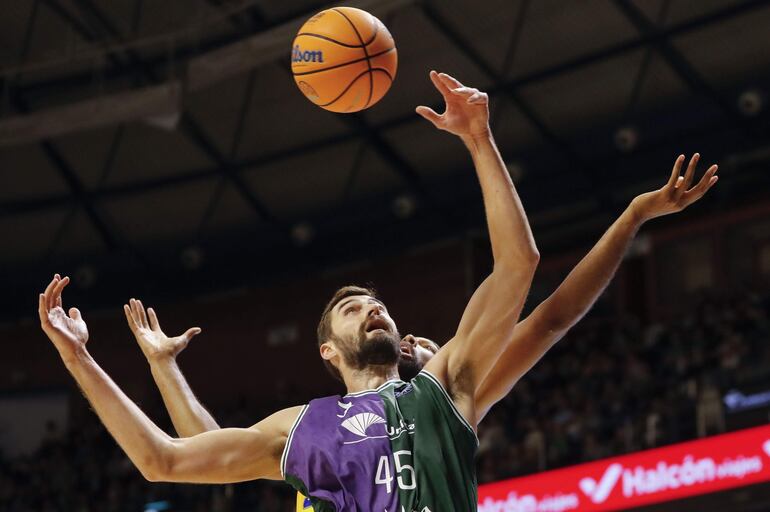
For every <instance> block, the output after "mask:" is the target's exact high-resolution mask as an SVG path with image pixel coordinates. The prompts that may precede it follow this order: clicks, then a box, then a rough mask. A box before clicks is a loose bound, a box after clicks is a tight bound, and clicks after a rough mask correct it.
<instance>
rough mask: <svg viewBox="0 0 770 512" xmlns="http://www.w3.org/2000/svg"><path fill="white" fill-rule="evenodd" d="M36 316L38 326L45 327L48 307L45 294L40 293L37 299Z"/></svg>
mask: <svg viewBox="0 0 770 512" xmlns="http://www.w3.org/2000/svg"><path fill="white" fill-rule="evenodd" d="M37 314H38V316H39V317H40V324H41V325H43V326H45V325H47V324H48V306H47V305H46V302H45V294H44V293H41V294H40V296H39V298H38V304H37Z"/></svg>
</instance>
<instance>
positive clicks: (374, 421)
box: [340, 412, 388, 444]
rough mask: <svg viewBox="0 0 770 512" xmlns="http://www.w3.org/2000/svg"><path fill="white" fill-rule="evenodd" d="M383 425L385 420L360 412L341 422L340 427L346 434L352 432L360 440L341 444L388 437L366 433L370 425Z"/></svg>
mask: <svg viewBox="0 0 770 512" xmlns="http://www.w3.org/2000/svg"><path fill="white" fill-rule="evenodd" d="M385 423H386V422H385V418H383V417H381V416H379V415H377V414H374V413H373V412H361V413H358V414H356V415H354V416H351V417H350V418H348V419H346V420H345V421H343V422H342V424H341V425H340V426H341V427H344V428H345V429H346V430H347V431H348V432H352V433H353V434H355V435H356V436H358V437H359V438H360V439H356V440H355V441H345V442H344V443H343V444H355V443H360V442H361V441H366V440H367V439H381V438H383V437H388V436H387V435H381V436H372V435H369V434H368V433H367V430H368V429H369V427H371V426H372V425H381V424H385Z"/></svg>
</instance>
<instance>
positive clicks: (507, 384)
mask: <svg viewBox="0 0 770 512" xmlns="http://www.w3.org/2000/svg"><path fill="white" fill-rule="evenodd" d="M699 158H700V155H698V154H695V155H693V157H692V158H691V159H690V162H689V165H688V167H687V170H686V172H685V175H684V177H680V174H681V169H682V165H683V163H684V155H680V156H679V157H678V158H677V159H676V161H675V162H674V167H673V169H672V171H671V176H670V178H669V180H668V183H666V185H664V186H663V187H662V188H660V189H658V190H655V191H652V192H647V193H644V194H641V195H639V196H638V197H636V198H635V199H634V200H633V201H632V202H631V204H630V205H629V206H628V208H626V210H625V211H624V212H623V213H622V214H621V215H620V217H619V218H618V219H617V220H616V221H615V222H614V223H613V224H612V226H611V227H610V228H609V229H608V230H607V232H606V233H605V234H604V236H602V238H601V239H600V240H599V242H598V243H597V244H596V245H595V246H594V247H593V249H591V251H590V252H589V253H588V254H587V255H586V256H585V257H584V258H583V259H582V260H581V261H580V263H578V265H577V266H576V267H575V268H574V269H573V270H572V272H570V274H569V275H568V276H567V278H566V279H565V280H564V282H563V283H562V284H561V285H560V286H559V287H558V288H557V289H556V291H555V292H554V293H553V294H551V296H550V297H548V298H547V299H546V300H545V301H543V302H542V303H541V304H540V305H539V306H538V307H537V308H535V310H534V311H533V312H532V313H531V314H530V315H529V316H528V317H527V318H525V319H524V320H522V321H521V322H519V324H518V325H517V326H516V329H515V331H514V333H513V338H512V340H511V341H510V343H509V344H508V346H507V347H506V348H505V350H504V352H503V354H502V355H501V356H500V358H499V359H498V360H497V362H496V363H495V365H494V366H493V368H492V370H491V371H490V373H489V375H488V376H487V377H486V378H485V379H484V381H483V382H482V385H481V387H480V388H479V389H477V390H476V406H477V408H478V411H479V413H478V414H477V418H478V420H479V421H481V419H483V418H484V416H485V415H486V413H487V412H488V411H489V409H490V408H491V407H492V405H494V404H495V403H497V402H498V401H499V400H501V399H502V398H503V397H504V396H505V395H507V394H508V393H509V392H510V390H511V388H512V387H513V386H514V385H515V384H516V382H517V381H518V380H519V378H521V377H522V376H523V375H524V374H525V373H526V372H527V371H529V369H530V368H532V366H534V364H535V363H536V362H537V361H538V360H539V359H540V358H541V357H542V356H543V355H544V354H545V353H546V352H547V351H548V349H550V347H551V346H553V345H554V344H555V343H556V342H557V341H559V340H560V339H561V338H562V337H563V336H564V335H565V334H566V333H567V331H568V330H569V329H570V328H571V327H572V326H573V325H575V324H576V323H577V322H578V321H579V320H580V319H581V318H582V317H583V315H584V314H585V313H586V312H587V311H588V310H589V309H590V308H591V306H592V305H593V304H594V303H595V302H596V300H597V299H598V298H599V295H600V294H601V293H602V291H603V290H604V289H605V288H606V286H607V285H608V284H609V282H610V279H611V278H612V276H613V275H614V274H615V271H616V270H617V267H618V265H619V264H620V261H621V259H622V258H623V255H624V254H625V252H626V249H627V248H628V245H629V244H630V242H631V241H632V240H633V238H634V236H635V235H636V233H637V231H638V230H639V228H640V227H641V226H642V224H644V223H645V222H647V221H648V220H650V219H653V218H655V217H660V216H663V215H668V214H670V213H674V212H678V211H681V210H683V209H684V208H686V207H687V206H689V205H690V204H692V203H694V202H695V201H697V200H698V199H700V198H701V197H703V195H704V194H705V193H706V192H707V191H708V190H709V189H710V188H711V187H712V186H713V185H714V184H715V183H716V181H717V179H718V178H717V176H716V172H717V166H716V165H713V166H711V167H710V168H709V169H708V170H707V171H706V173H705V174H704V175H703V177H702V178H701V179H700V181H699V182H698V184H697V185H696V186H695V187H692V188H690V185H691V183H692V181H693V178H694V176H695V169H696V166H697V164H698V160H699ZM125 312H126V318H127V319H128V323H129V327H130V328H131V331H132V332H133V334H134V336H135V338H136V340H137V342H138V343H139V346H140V347H141V349H142V352H143V353H144V355H145V356H146V357H147V361H148V362H149V364H150V368H151V369H152V374H153V377H154V379H155V382H156V384H157V385H158V389H159V390H160V392H161V396H162V397H163V401H164V403H165V404H166V408H167V410H168V412H169V415H170V416H171V421H172V422H173V424H174V428H175V429H176V431H177V433H178V434H179V435H180V436H183V437H189V436H193V435H196V434H199V433H201V432H205V431H208V430H214V429H218V428H220V427H219V425H218V424H217V422H216V420H214V418H213V417H212V416H211V414H209V413H208V411H206V409H205V408H204V407H203V405H202V404H201V403H200V402H199V401H198V400H197V398H196V397H195V395H194V394H193V392H192V390H191V389H190V386H189V384H188V383H187V381H186V379H185V378H184V376H183V374H182V373H181V371H180V370H179V367H178V366H177V364H176V357H177V355H178V354H179V353H180V352H181V351H182V350H184V348H185V347H186V346H187V344H188V343H189V341H190V339H191V338H192V337H193V336H195V335H196V334H198V333H199V332H200V329H198V328H192V329H188V330H187V331H186V332H185V333H184V334H182V335H180V336H176V337H174V338H169V337H167V336H166V335H165V334H164V333H163V331H162V330H161V328H160V324H159V322H158V318H157V315H156V313H155V311H154V310H153V309H152V308H148V309H147V312H146V313H145V310H144V306H143V305H142V303H141V301H137V300H133V299H132V300H131V301H130V304H129V305H126V306H125ZM438 350H439V346H438V345H437V344H436V343H434V342H433V341H431V340H429V339H427V338H422V337H417V336H413V335H408V336H405V337H404V339H403V340H402V342H401V358H400V360H399V366H398V373H399V375H400V378H401V379H402V380H404V381H407V382H408V381H410V380H412V379H413V378H414V377H416V376H417V374H418V373H419V372H420V371H421V370H422V368H423V367H424V366H425V364H427V362H428V361H430V359H431V358H432V357H433V356H434V355H435V354H436V353H437V352H438ZM311 507H312V501H311V500H310V499H308V498H306V497H304V496H302V495H301V494H299V493H298V496H297V510H298V511H302V510H309V509H310V508H311Z"/></svg>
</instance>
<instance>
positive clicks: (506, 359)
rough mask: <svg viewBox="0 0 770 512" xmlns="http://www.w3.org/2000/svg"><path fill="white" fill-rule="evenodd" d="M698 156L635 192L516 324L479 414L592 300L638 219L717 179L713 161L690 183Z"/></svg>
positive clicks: (681, 204) (683, 201)
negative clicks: (664, 180) (662, 180)
mask: <svg viewBox="0 0 770 512" xmlns="http://www.w3.org/2000/svg"><path fill="white" fill-rule="evenodd" d="M699 158H700V156H699V155H698V154H697V153H696V154H695V155H693V157H692V159H691V160H690V163H689V166H688V167H687V171H686V172H685V175H684V177H682V176H680V173H681V169H682V164H683V163H684V160H685V157H684V155H680V156H679V158H677V159H676V162H675V163H674V168H673V170H672V171H671V176H670V178H669V180H668V183H666V185H664V186H663V187H662V188H660V189H659V190H655V191H653V192H647V193H645V194H642V195H640V196H638V197H636V198H634V199H633V200H632V201H631V204H629V206H628V208H626V210H625V211H624V212H623V213H622V214H621V215H620V217H619V218H618V219H617V220H616V221H615V222H614V223H613V224H612V226H610V228H609V229H608V230H607V232H606V233H604V235H603V236H602V237H601V239H600V240H599V242H597V244H596V245H595V246H594V247H593V248H592V249H591V251H590V252H589V253H588V254H587V255H586V256H585V257H584V258H583V259H582V260H581V261H580V263H578V264H577V266H576V267H575V268H574V269H573V270H572V272H570V273H569V275H568V276H567V277H566V279H565V280H564V282H563V283H562V284H561V285H560V286H559V287H558V288H557V289H556V291H554V292H553V294H551V296H550V297H548V298H547V299H546V300H544V301H543V302H542V303H541V304H540V305H539V306H538V307H537V308H535V310H534V311H533V312H532V314H531V315H529V316H528V317H527V318H525V319H524V320H522V321H521V322H520V323H519V325H517V326H516V330H515V332H514V334H513V340H512V341H511V342H510V343H509V344H508V345H507V347H506V349H505V350H504V352H503V354H502V355H501V356H500V358H499V359H498V360H497V362H496V363H495V366H494V367H493V368H492V370H491V371H490V372H489V375H487V377H486V379H484V382H483V384H482V385H481V387H480V388H479V389H478V391H477V392H476V405H477V407H478V409H477V414H478V418H479V420H481V419H482V418H483V417H484V415H485V414H486V413H487V411H489V408H490V407H491V406H492V405H494V404H495V403H497V402H498V401H499V400H501V399H502V398H503V397H504V396H505V395H507V394H508V393H509V392H510V390H511V388H512V387H513V386H514V384H516V382H517V381H518V380H519V379H520V378H521V377H522V376H523V375H524V374H525V373H526V372H528V371H529V370H530V368H532V367H533V366H534V365H535V363H537V361H539V360H540V358H541V357H543V355H544V354H545V353H546V352H547V351H548V349H550V348H551V347H552V346H553V345H554V344H555V343H556V342H557V341H559V340H560V339H561V338H562V336H564V334H565V333H566V332H567V331H568V330H569V329H570V328H571V327H572V326H573V325H575V324H576V323H577V322H578V321H579V320H580V319H581V318H582V317H583V315H585V314H586V312H587V311H588V310H589V309H590V308H591V306H593V304H594V303H595V302H596V299H598V298H599V295H601V293H602V291H603V290H604V289H605V288H606V287H607V284H609V282H610V279H612V276H613V275H615V271H616V270H617V268H618V265H620V262H621V260H622V259H623V255H624V254H625V252H626V249H627V248H628V245H629V243H630V242H631V240H633V238H634V236H635V235H636V233H637V231H638V230H639V228H640V227H641V225H642V224H644V223H645V222H647V221H648V220H650V219H653V218H655V217H659V216H661V215H668V214H670V213H674V212H678V211H681V210H683V209H684V208H686V207H687V206H689V205H691V204H692V203H694V202H695V201H697V200H698V199H700V198H701V197H703V195H704V194H705V193H706V192H707V191H708V190H709V189H710V188H711V187H712V186H713V185H714V184H715V183H716V182H717V176H716V172H717V166H716V165H712V166H711V167H709V169H708V170H707V171H706V172H705V174H704V175H703V177H702V178H701V179H700V181H699V182H698V184H697V185H695V186H694V187H692V188H690V185H691V183H692V181H693V177H694V175H695V168H696V166H697V163H698V160H699Z"/></svg>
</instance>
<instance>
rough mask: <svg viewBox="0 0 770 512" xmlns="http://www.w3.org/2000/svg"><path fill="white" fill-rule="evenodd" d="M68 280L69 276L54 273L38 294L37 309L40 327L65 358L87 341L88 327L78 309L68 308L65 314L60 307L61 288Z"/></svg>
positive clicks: (72, 354) (82, 347) (82, 346)
mask: <svg viewBox="0 0 770 512" xmlns="http://www.w3.org/2000/svg"><path fill="white" fill-rule="evenodd" d="M69 282H70V278H69V277H64V278H63V279H62V278H61V277H60V276H59V274H56V275H55V276H54V278H53V280H51V282H50V283H49V284H48V286H47V287H46V289H45V291H44V292H43V293H41V294H40V297H39V298H40V301H39V304H38V309H37V312H38V314H39V316H40V327H42V328H43V332H45V334H46V336H48V338H49V339H50V340H51V341H52V342H53V344H54V346H56V349H57V350H58V351H59V354H60V355H61V356H62V358H65V359H66V358H68V357H72V356H74V355H76V354H77V352H78V351H79V350H82V349H84V348H85V346H86V342H88V327H87V326H86V323H85V322H84V321H83V317H82V316H81V315H80V311H78V309H77V308H70V310H69V314H67V313H66V312H65V311H64V308H63V307H62V298H61V294H62V290H64V288H65V287H66V286H67V285H68V284H69Z"/></svg>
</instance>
